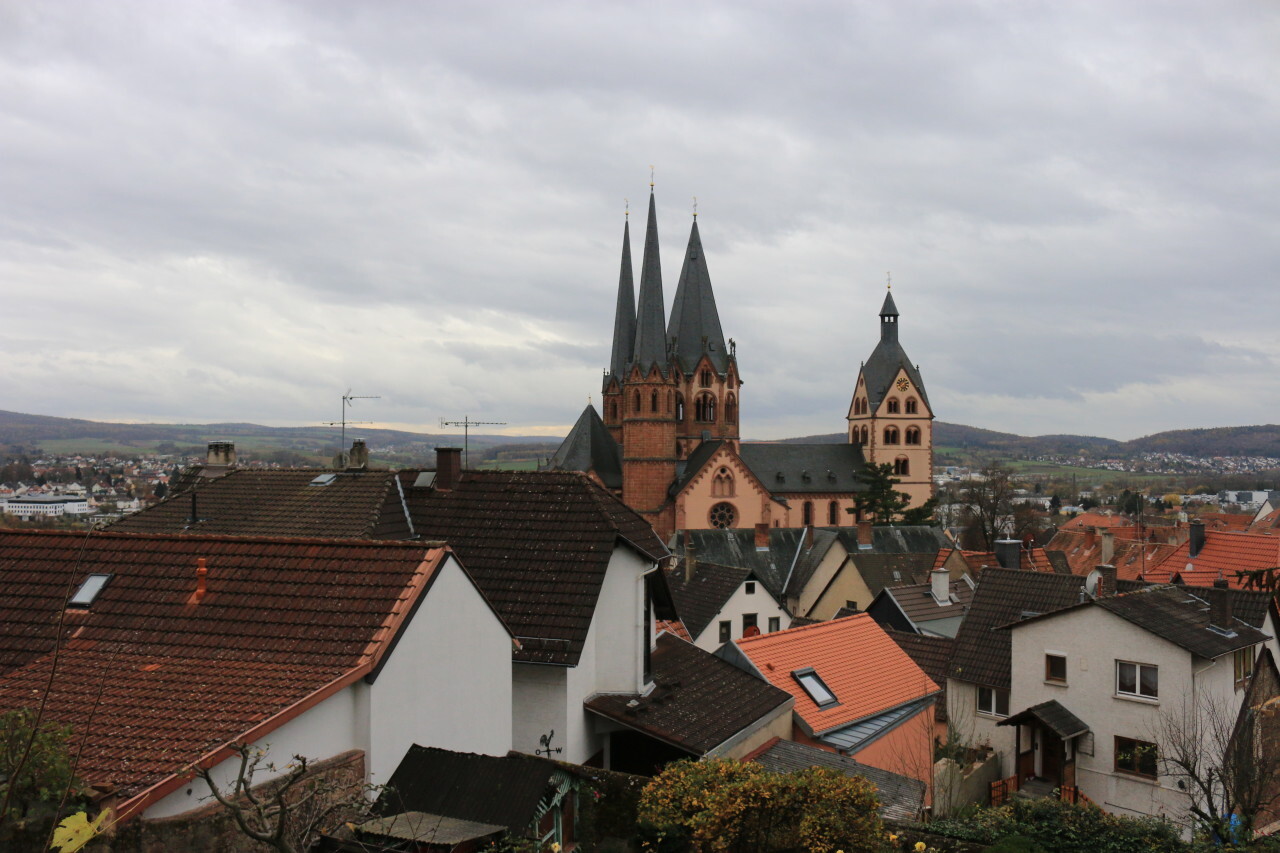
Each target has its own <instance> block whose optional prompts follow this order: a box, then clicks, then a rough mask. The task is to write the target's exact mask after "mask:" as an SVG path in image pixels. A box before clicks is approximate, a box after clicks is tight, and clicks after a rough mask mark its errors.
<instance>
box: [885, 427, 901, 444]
mask: <svg viewBox="0 0 1280 853" xmlns="http://www.w3.org/2000/svg"><path fill="white" fill-rule="evenodd" d="M884 443H885V444H897V443H898V428H897V427H896V426H891V427H885V428H884Z"/></svg>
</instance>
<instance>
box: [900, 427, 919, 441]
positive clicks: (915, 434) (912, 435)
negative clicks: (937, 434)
mask: <svg viewBox="0 0 1280 853" xmlns="http://www.w3.org/2000/svg"><path fill="white" fill-rule="evenodd" d="M902 440H903V443H904V444H919V443H920V427H907V431H906V433H905V434H904V435H903V438H902Z"/></svg>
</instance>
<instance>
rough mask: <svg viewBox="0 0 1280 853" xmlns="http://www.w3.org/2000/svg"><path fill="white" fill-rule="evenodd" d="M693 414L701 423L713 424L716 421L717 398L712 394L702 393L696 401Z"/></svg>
mask: <svg viewBox="0 0 1280 853" xmlns="http://www.w3.org/2000/svg"><path fill="white" fill-rule="evenodd" d="M693 408H694V411H693V416H694V419H695V420H697V421H698V422H699V423H704V424H713V423H715V422H716V398H715V397H712V396H711V395H710V394H702V395H700V396H699V397H698V399H697V401H696V402H695V403H694V406H693Z"/></svg>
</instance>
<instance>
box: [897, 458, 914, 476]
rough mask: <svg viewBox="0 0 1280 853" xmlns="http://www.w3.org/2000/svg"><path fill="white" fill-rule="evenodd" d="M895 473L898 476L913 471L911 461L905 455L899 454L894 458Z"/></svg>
mask: <svg viewBox="0 0 1280 853" xmlns="http://www.w3.org/2000/svg"><path fill="white" fill-rule="evenodd" d="M893 473H894V476H896V477H905V476H907V475H909V474H910V473H911V463H910V462H908V461H907V459H906V458H905V457H902V456H899V457H898V458H897V459H895V460H893Z"/></svg>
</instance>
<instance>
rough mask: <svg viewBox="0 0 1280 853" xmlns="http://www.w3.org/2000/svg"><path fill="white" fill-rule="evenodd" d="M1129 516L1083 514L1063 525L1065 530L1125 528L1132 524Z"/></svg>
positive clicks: (1107, 513)
mask: <svg viewBox="0 0 1280 853" xmlns="http://www.w3.org/2000/svg"><path fill="white" fill-rule="evenodd" d="M1132 523H1133V522H1132V521H1130V520H1129V518H1128V517H1127V516H1124V515H1120V514H1118V513H1111V512H1105V513H1103V512H1082V513H1080V514H1079V515H1077V516H1076V517H1075V518H1073V519H1071V520H1070V521H1068V522H1067V523H1066V524H1064V525H1062V529H1063V530H1083V529H1085V528H1089V527H1123V526H1125V525H1126V524H1132Z"/></svg>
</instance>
